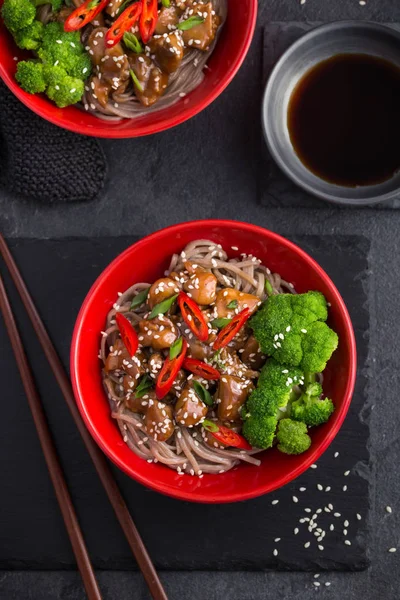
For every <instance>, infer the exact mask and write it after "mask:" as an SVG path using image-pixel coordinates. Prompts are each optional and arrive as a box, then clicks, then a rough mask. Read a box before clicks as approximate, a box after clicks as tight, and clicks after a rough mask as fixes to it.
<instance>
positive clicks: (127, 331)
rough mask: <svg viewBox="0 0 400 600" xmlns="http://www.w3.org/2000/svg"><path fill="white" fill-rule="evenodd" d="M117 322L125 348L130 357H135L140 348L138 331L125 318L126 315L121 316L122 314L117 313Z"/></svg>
mask: <svg viewBox="0 0 400 600" xmlns="http://www.w3.org/2000/svg"><path fill="white" fill-rule="evenodd" d="M115 320H116V322H117V325H118V329H119V332H120V334H121V338H122V341H123V342H124V345H125V348H126V349H127V350H128V352H129V356H134V355H135V354H136V350H137V349H138V346H139V339H138V335H137V333H136V331H135V330H134V328H133V325H132V324H131V323H130V321H128V319H127V318H126V317H124V315H121V313H117V314H116V315H115Z"/></svg>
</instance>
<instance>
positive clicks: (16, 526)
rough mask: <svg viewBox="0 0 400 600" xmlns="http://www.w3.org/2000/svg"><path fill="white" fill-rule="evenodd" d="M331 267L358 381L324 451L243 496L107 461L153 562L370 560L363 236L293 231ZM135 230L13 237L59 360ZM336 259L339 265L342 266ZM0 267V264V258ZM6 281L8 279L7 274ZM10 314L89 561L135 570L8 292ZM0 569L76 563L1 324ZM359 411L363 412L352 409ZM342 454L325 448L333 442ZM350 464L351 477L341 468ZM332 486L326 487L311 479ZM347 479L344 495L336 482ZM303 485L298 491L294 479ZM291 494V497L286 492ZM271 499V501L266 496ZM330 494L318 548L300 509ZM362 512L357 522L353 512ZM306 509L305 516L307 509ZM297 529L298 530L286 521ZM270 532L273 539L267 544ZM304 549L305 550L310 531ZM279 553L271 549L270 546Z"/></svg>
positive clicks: (356, 563)
mask: <svg viewBox="0 0 400 600" xmlns="http://www.w3.org/2000/svg"><path fill="white" fill-rule="evenodd" d="M292 239H293V240H294V241H295V242H297V243H298V244H299V245H300V246H302V247H303V248H304V249H305V250H306V251H308V252H309V253H310V254H311V255H312V256H314V258H316V260H318V261H319V262H320V263H321V265H322V266H323V267H324V268H325V269H326V270H327V271H328V273H329V274H330V275H331V276H332V278H333V279H334V281H335V282H336V283H337V285H338V287H339V290H340V291H341V292H342V294H343V296H344V299H345V301H346V302H347V306H348V308H349V310H350V313H351V316H352V319H353V324H354V327H355V332H356V337H357V343H358V353H359V373H358V381H357V389H356V393H355V395H354V398H353V402H352V405H351V409H350V413H349V416H348V417H347V419H346V421H345V423H344V426H343V428H342V430H341V432H340V434H339V435H338V437H337V438H336V440H335V442H334V443H333V445H332V446H331V447H330V448H329V450H328V451H327V453H326V454H325V456H324V457H322V458H321V460H320V461H319V464H318V468H317V469H316V470H313V469H310V470H309V471H308V472H307V473H305V474H304V475H302V476H301V477H300V478H299V479H297V480H296V481H295V482H292V483H291V484H290V485H288V486H287V487H285V488H284V489H282V490H280V491H278V492H276V493H274V494H270V495H267V496H264V497H262V498H258V499H256V500H251V501H248V502H244V503H238V504H231V505H219V506H206V505H197V504H191V503H187V502H179V501H176V500H173V499H170V498H167V497H164V496H162V495H159V494H157V493H155V492H152V491H149V490H147V489H145V488H144V487H142V486H141V485H139V484H137V483H136V482H134V481H131V480H130V479H129V478H127V477H126V476H124V475H123V474H122V473H121V472H119V471H118V470H117V469H114V471H115V474H116V477H117V480H118V482H119V483H120V486H121V488H122V490H123V493H124V496H125V498H126V500H127V502H128V505H129V507H130V509H131V511H132V515H133V517H134V519H136V521H137V523H138V526H139V529H140V531H141V533H142V535H143V537H144V540H145V543H146V544H147V546H148V549H149V551H150V554H151V555H152V557H153V559H154V560H155V563H156V565H157V566H158V567H159V568H163V569H174V570H180V569H181V570H187V569H189V570H190V569H196V570H197V569H198V570H236V569H250V570H261V569H268V568H272V569H282V570H291V569H294V570H314V569H318V570H320V569H337V570H360V569H363V568H365V567H366V566H367V564H368V561H367V557H366V517H367V512H368V505H369V499H368V461H369V454H368V449H367V442H368V426H367V424H366V422H365V414H364V413H365V409H364V402H365V396H364V391H365V385H366V375H365V365H366V359H367V353H368V326H369V314H368V311H367V270H368V259H367V256H368V252H369V241H368V240H367V239H366V238H364V237H362V236H326V237H324V238H318V237H313V236H302V237H300V236H299V237H295V238H292ZM133 241H135V238H133V237H123V238H99V239H92V240H85V239H82V240H59V241H54V240H44V241H35V240H31V241H28V240H12V241H11V242H10V244H11V247H12V251H13V253H14V255H15V257H16V260H17V263H18V264H19V265H20V267H21V270H22V273H23V275H24V276H25V278H26V281H27V284H28V287H29V288H30V290H31V292H32V295H33V298H34V300H35V301H36V303H37V306H38V307H39V311H40V312H41V314H42V316H43V318H44V321H45V323H46V325H47V327H48V329H49V331H50V335H51V337H52V339H53V340H54V342H55V345H56V347H57V350H58V351H59V353H60V355H61V358H62V360H63V361H64V363H65V364H66V365H67V364H68V352H69V344H70V338H71V332H72V328H73V324H74V320H75V318H76V315H77V312H78V309H79V306H80V304H81V302H82V300H83V298H84V296H85V294H86V292H87V290H88V288H89V286H90V285H91V283H92V282H93V280H94V279H95V277H96V276H97V275H98V273H99V272H100V271H101V270H102V269H103V268H104V267H105V266H106V265H107V264H108V263H109V261H110V260H111V259H113V258H114V257H115V256H116V255H117V254H118V253H119V252H120V251H121V250H123V249H124V248H125V247H126V246H128V245H129V244H130V243H132V242H133ZM343 265H345V268H344V266H343ZM1 271H2V272H4V267H3V265H2V266H1ZM5 279H6V285H7V287H8V289H12V288H11V286H10V285H9V283H10V282H9V277H8V276H7V275H5ZM11 298H12V302H13V305H14V306H16V314H17V320H18V323H19V324H20V327H21V330H22V333H23V338H24V341H25V343H26V346H27V348H28V355H29V358H30V360H31V362H32V365H33V368H34V372H35V374H36V376H37V382H38V387H39V390H40V392H41V394H42V397H43V400H44V403H45V406H46V412H47V415H48V419H49V422H50V426H51V429H52V431H53V433H54V436H55V439H56V444H57V448H58V450H59V453H60V456H61V459H62V463H63V466H64V469H65V472H66V476H67V480H68V484H69V486H70V490H71V493H72V497H73V499H74V502H75V504H76V507H77V511H78V515H79V518H80V521H81V524H82V527H83V531H84V532H85V536H86V540H87V543H88V547H89V551H90V554H91V557H92V560H93V562H94V565H95V566H96V567H98V568H105V569H134V568H136V565H135V564H134V561H133V560H132V557H131V555H130V552H129V550H128V548H127V544H126V542H125V539H124V537H123V535H122V533H121V531H120V529H119V526H118V524H117V523H116V520H115V517H114V514H113V511H112V509H111V507H110V506H109V504H108V501H107V499H106V497H105V494H104V492H103V490H102V487H101V485H100V483H99V481H98V478H97V475H96V474H95V472H94V468H93V467H92V464H91V462H90V459H89V458H88V456H87V455H86V452H85V449H84V447H83V444H82V442H81V440H80V438H79V435H78V433H77V432H76V430H75V427H74V424H73V423H72V421H71V418H70V416H69V413H68V410H67V408H66V406H65V405H64V401H63V399H62V397H61V395H60V393H59V391H58V390H57V387H56V384H55V383H54V381H53V378H52V376H51V374H49V369H48V366H47V365H46V363H45V360H44V358H43V356H42V353H41V351H40V350H39V346H38V343H37V342H36V340H35V339H34V338H33V334H32V331H31V328H30V325H29V324H28V322H27V318H26V316H25V315H24V313H23V311H22V310H21V307H20V304H19V302H17V301H16V293H15V291H14V290H12V293H11ZM0 352H1V356H2V357H3V359H2V361H1V363H0V376H1V379H2V381H3V382H5V383H6V385H3V393H2V406H3V410H2V418H1V421H0V472H1V473H2V486H1V488H2V489H1V494H0V568H1V569H22V568H27V569H32V568H33V569H60V568H61V569H62V568H73V567H74V559H73V555H72V552H71V548H70V546H69V542H68V538H67V535H66V533H65V531H64V527H63V523H62V520H61V517H60V514H59V510H58V506H57V503H56V500H55V498H54V494H53V490H52V487H51V484H50V481H49V477H48V474H47V471H46V468H45V465H44V460H43V457H42V455H41V451H40V448H39V443H38V441H37V439H36V434H35V431H34V426H33V423H32V419H31V415H30V412H29V409H28V406H27V402H26V399H25V396H24V392H23V389H22V386H21V383H20V381H19V377H18V372H17V368H16V366H15V363H14V359H13V357H12V354H11V351H10V350H9V344H8V340H7V338H6V334H5V330H4V325H3V323H1V325H0ZM363 410H364V413H363V414H364V416H363V418H362V419H361V418H360V416H359V415H360V412H361V411H363ZM336 451H338V452H340V455H339V457H338V458H336V459H335V458H334V452H336ZM347 469H352V472H351V474H350V476H348V477H345V476H344V474H343V473H344V472H345V471H346V470H347ZM317 483H320V484H322V485H323V486H324V487H326V486H328V485H329V486H331V487H332V490H331V491H330V492H321V491H318V490H317V488H316V484H317ZM344 484H347V485H348V491H347V492H345V493H343V492H342V491H341V490H342V486H343V485H344ZM303 485H304V486H305V487H307V490H306V491H305V492H300V491H299V488H300V487H301V486H303ZM293 495H296V496H297V497H298V499H299V501H298V503H294V502H293V500H292V496H293ZM275 499H276V500H279V503H278V504H275V505H272V501H273V500H275ZM328 503H332V504H333V505H334V509H335V511H338V512H339V513H341V517H340V518H339V517H337V518H336V517H333V516H332V514H327V513H325V512H322V514H321V515H320V517H319V523H320V524H321V525H320V526H321V527H323V528H324V529H328V524H329V523H330V522H334V524H335V531H334V532H330V531H327V535H326V538H325V539H324V541H323V542H322V544H323V545H324V550H323V551H320V550H318V548H317V543H316V542H315V541H314V540H315V538H314V536H313V535H312V534H310V533H308V532H307V530H306V526H307V524H306V523H303V524H299V523H298V520H299V518H301V517H307V513H305V512H304V508H306V507H310V508H311V509H312V510H313V512H314V510H316V509H317V508H319V507H321V508H323V507H324V506H326V505H327V504H328ZM356 513H360V515H361V517H362V520H360V521H359V520H357V519H356ZM310 516H311V515H310V514H308V517H310ZM345 519H348V520H349V522H350V524H349V527H348V531H349V533H348V538H349V539H350V540H351V543H352V545H351V546H345V545H344V544H343V535H342V529H343V527H344V525H343V521H344V520H345ZM297 526H298V527H299V528H300V533H299V534H298V535H297V536H295V535H294V534H293V529H294V528H295V527H297ZM275 538H281V541H279V542H274V539H275ZM309 539H310V540H312V543H311V547H310V548H308V549H305V548H304V543H305V542H306V541H307V540H309ZM274 548H277V549H278V551H279V553H278V555H277V556H274V554H273V549H274Z"/></svg>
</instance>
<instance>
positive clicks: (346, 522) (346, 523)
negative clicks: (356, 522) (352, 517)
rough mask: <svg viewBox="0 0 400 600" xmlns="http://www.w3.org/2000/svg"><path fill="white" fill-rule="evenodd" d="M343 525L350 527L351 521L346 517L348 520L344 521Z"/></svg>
mask: <svg viewBox="0 0 400 600" xmlns="http://www.w3.org/2000/svg"><path fill="white" fill-rule="evenodd" d="M343 525H344V526H345V527H348V526H349V525H350V523H349V522H348V520H347V519H346V520H345V522H344V523H343Z"/></svg>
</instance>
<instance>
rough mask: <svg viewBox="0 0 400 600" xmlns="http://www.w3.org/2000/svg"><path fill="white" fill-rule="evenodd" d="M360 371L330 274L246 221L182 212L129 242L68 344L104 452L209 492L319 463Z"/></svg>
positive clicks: (241, 495)
mask: <svg viewBox="0 0 400 600" xmlns="http://www.w3.org/2000/svg"><path fill="white" fill-rule="evenodd" d="M282 319H283V320H282ZM304 319H306V321H307V325H305V324H304V323H305V321H304ZM274 328H275V329H274ZM276 328H278V329H276ZM278 330H279V333H275V332H278ZM281 332H282V333H281ZM328 346H329V349H328ZM295 347H296V348H297V349H298V350H299V349H300V350H299V351H301V349H302V355H301V354H300V355H296V352H295V351H294V350H293V348H295ZM355 375H356V347H355V339H354V332H353V328H352V325H351V320H350V317H349V314H348V312H347V309H346V306H345V304H344V302H343V299H342V298H341V296H340V294H339V292H338V290H337V289H336V287H335V285H334V284H333V282H332V281H331V280H330V278H329V277H328V275H327V274H326V273H325V272H324V271H323V269H322V268H321V267H320V266H319V265H318V264H317V263H316V262H315V261H314V260H313V259H312V258H311V257H310V256H309V255H307V254H306V253H305V252H304V251H303V250H301V249H300V248H299V247H297V246H296V245H294V244H293V243H292V242H290V241H288V240H287V239H285V238H283V237H281V236H279V235H277V234H275V233H273V232H271V231H268V230H266V229H263V228H261V227H258V226H255V225H251V224H247V223H241V222H236V221H222V220H205V221H193V222H189V223H182V224H178V225H174V226H172V227H168V228H166V229H162V230H160V231H158V232H156V233H153V234H151V235H149V236H147V237H145V238H143V239H142V240H140V241H139V242H137V243H135V244H134V245H133V246H131V247H129V248H127V250H125V251H124V252H123V253H122V254H120V255H119V256H118V257H117V258H116V259H115V260H114V261H113V262H112V263H111V264H110V265H109V266H108V267H107V268H106V269H105V271H104V272H103V273H102V274H101V275H100V276H99V278H98V279H97V281H96V282H95V283H94V284H93V286H92V288H91V289H90V291H89V293H88V295H87V297H86V299H85V300H84V302H83V305H82V308H81V310H80V312H79V315H78V318H77V321H76V325H75V329H74V334H73V340H72V346H71V377H72V383H73V387H74V393H75V397H76V401H77V404H78V407H79V409H80V411H81V414H82V417H83V419H84V421H85V423H86V426H87V427H88V429H89V431H90V433H91V434H92V436H93V437H94V439H95V440H96V442H97V443H98V444H99V446H100V447H101V448H102V449H103V451H104V452H105V453H106V454H107V456H108V457H109V458H110V459H111V460H112V461H113V462H114V463H115V464H116V465H117V466H118V467H119V468H121V469H122V470H123V471H124V472H125V473H126V474H127V475H129V476H130V477H132V478H133V479H135V480H137V481H139V482H140V483H142V484H143V485H145V486H147V487H149V488H152V489H153V490H156V491H158V492H161V493H164V494H167V495H169V496H172V497H175V498H179V499H183V500H190V501H194V502H203V503H224V502H234V501H240V500H246V499H249V498H254V497H256V496H259V495H262V494H265V493H268V492H271V491H273V490H275V489H277V488H279V487H281V486H283V485H285V484H286V483H288V482H289V481H291V480H293V479H294V478H296V477H297V476H298V475H300V474H301V473H302V472H303V471H305V470H306V469H307V468H308V467H310V465H311V464H312V463H313V462H315V461H316V460H317V459H318V458H319V457H320V456H321V454H322V453H323V452H324V451H325V450H326V448H327V447H328V446H329V444H330V443H331V442H332V440H333V439H334V437H335V435H336V434H337V432H338V431H339V429H340V427H341V424H342V423H343V420H344V418H345V416H346V413H347V410H348V408H349V405H350V402H351V398H352V393H353V389H354V383H355Z"/></svg>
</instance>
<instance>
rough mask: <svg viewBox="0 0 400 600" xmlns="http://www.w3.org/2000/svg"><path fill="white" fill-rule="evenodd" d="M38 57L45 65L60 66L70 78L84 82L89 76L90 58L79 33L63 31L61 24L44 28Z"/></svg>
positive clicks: (51, 24)
mask: <svg viewBox="0 0 400 600" xmlns="http://www.w3.org/2000/svg"><path fill="white" fill-rule="evenodd" d="M38 55H39V57H40V58H41V59H42V61H43V62H44V63H45V64H46V65H51V66H60V67H62V68H63V69H65V71H66V72H67V74H68V75H70V76H71V77H76V78H79V79H81V80H82V81H84V80H85V79H87V78H88V77H89V75H90V71H91V61H90V56H89V55H88V54H87V53H86V52H85V49H84V47H83V45H82V43H81V41H80V33H79V31H70V32H66V31H64V28H63V26H62V24H61V23H49V24H48V25H46V26H45V27H44V31H43V40H42V45H41V47H40V48H39V50H38Z"/></svg>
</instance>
